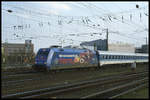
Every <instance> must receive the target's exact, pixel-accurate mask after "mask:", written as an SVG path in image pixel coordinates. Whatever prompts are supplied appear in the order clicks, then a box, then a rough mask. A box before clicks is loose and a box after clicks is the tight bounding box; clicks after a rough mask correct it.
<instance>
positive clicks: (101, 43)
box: [80, 39, 135, 53]
mask: <svg viewBox="0 0 150 100" xmlns="http://www.w3.org/2000/svg"><path fill="white" fill-rule="evenodd" d="M94 45H95V49H97V50H102V51H116V52H129V53H134V52H135V47H134V45H132V44H125V43H116V44H111V43H108V49H107V40H106V39H104V40H102V39H99V40H94V41H88V42H82V43H81V44H80V46H82V47H85V48H88V49H94Z"/></svg>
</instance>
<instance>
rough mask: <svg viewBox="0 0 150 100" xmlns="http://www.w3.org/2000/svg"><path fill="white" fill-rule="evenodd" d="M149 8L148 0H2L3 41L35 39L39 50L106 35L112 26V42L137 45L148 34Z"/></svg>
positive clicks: (110, 35) (35, 45) (16, 41)
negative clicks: (128, 0) (56, 0)
mask: <svg viewBox="0 0 150 100" xmlns="http://www.w3.org/2000/svg"><path fill="white" fill-rule="evenodd" d="M136 5H139V7H138V8H137V7H136ZM8 9H9V10H11V11H12V12H11V13H10V12H8V11H7V10H8ZM148 12H149V8H148V2H2V43H4V42H8V43H24V41H25V40H26V39H31V40H32V43H33V44H34V47H35V48H34V49H35V50H34V51H35V52H37V50H38V49H39V48H45V47H49V46H51V45H63V46H67V45H79V44H80V43H81V42H84V41H91V40H96V39H105V38H106V30H105V29H107V28H108V32H109V43H128V44H133V45H134V46H136V47H137V46H140V45H142V44H145V43H146V37H148V30H149V28H148V24H149V23H148V16H149V13H148Z"/></svg>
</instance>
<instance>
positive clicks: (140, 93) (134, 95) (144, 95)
mask: <svg viewBox="0 0 150 100" xmlns="http://www.w3.org/2000/svg"><path fill="white" fill-rule="evenodd" d="M148 94H149V89H148V87H143V88H140V89H138V90H135V91H133V92H130V93H127V94H125V95H122V96H120V97H118V98H121V99H125V98H126V99H128V98H130V99H148V98H149V95H148Z"/></svg>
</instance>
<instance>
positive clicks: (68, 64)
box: [34, 48, 98, 70]
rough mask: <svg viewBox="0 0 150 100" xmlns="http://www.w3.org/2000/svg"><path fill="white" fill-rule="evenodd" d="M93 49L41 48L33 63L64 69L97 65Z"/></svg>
mask: <svg viewBox="0 0 150 100" xmlns="http://www.w3.org/2000/svg"><path fill="white" fill-rule="evenodd" d="M97 64H98V60H97V55H96V53H95V51H91V50H87V49H71V48H69V49H68V48H41V49H40V50H39V51H38V53H37V55H36V58H35V65H34V66H36V67H39V68H45V69H47V70H51V69H65V68H79V67H90V66H97Z"/></svg>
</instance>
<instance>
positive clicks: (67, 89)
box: [2, 72, 148, 98]
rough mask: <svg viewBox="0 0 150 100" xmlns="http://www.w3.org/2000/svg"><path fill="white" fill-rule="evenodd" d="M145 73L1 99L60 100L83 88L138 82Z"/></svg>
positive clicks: (23, 93)
mask: <svg viewBox="0 0 150 100" xmlns="http://www.w3.org/2000/svg"><path fill="white" fill-rule="evenodd" d="M147 73H148V72H143V73H134V74H131V73H130V74H128V75H127V74H125V75H120V76H111V77H110V76H109V77H105V78H100V79H93V80H85V81H80V82H76V83H71V84H69V83H66V84H62V85H58V86H53V87H52V86H51V87H48V88H41V89H37V90H32V91H25V92H20V93H14V94H8V95H4V96H2V98H43V97H44V98H53V97H57V96H58V95H60V98H61V96H62V94H63V95H64V96H62V97H64V98H66V97H69V96H67V95H68V94H67V93H69V94H70V93H71V94H75V93H73V92H78V91H81V89H83V90H84V89H85V88H89V87H90V88H91V87H93V86H95V88H97V86H100V88H101V89H102V88H104V86H105V87H106V84H107V85H108V86H107V87H109V85H110V84H111V85H112V84H113V87H114V86H115V85H114V83H115V84H116V86H119V84H124V83H125V82H126V81H128V83H129V82H131V81H133V80H134V81H135V80H140V78H144V77H146V76H147ZM105 90H106V88H105ZM82 92H83V91H82ZM83 93H84V92H83ZM80 94H82V93H80ZM65 95H66V96H65ZM58 97H59V96H58ZM87 97H90V96H85V95H84V96H79V98H87ZM77 98H78V97H77Z"/></svg>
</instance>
